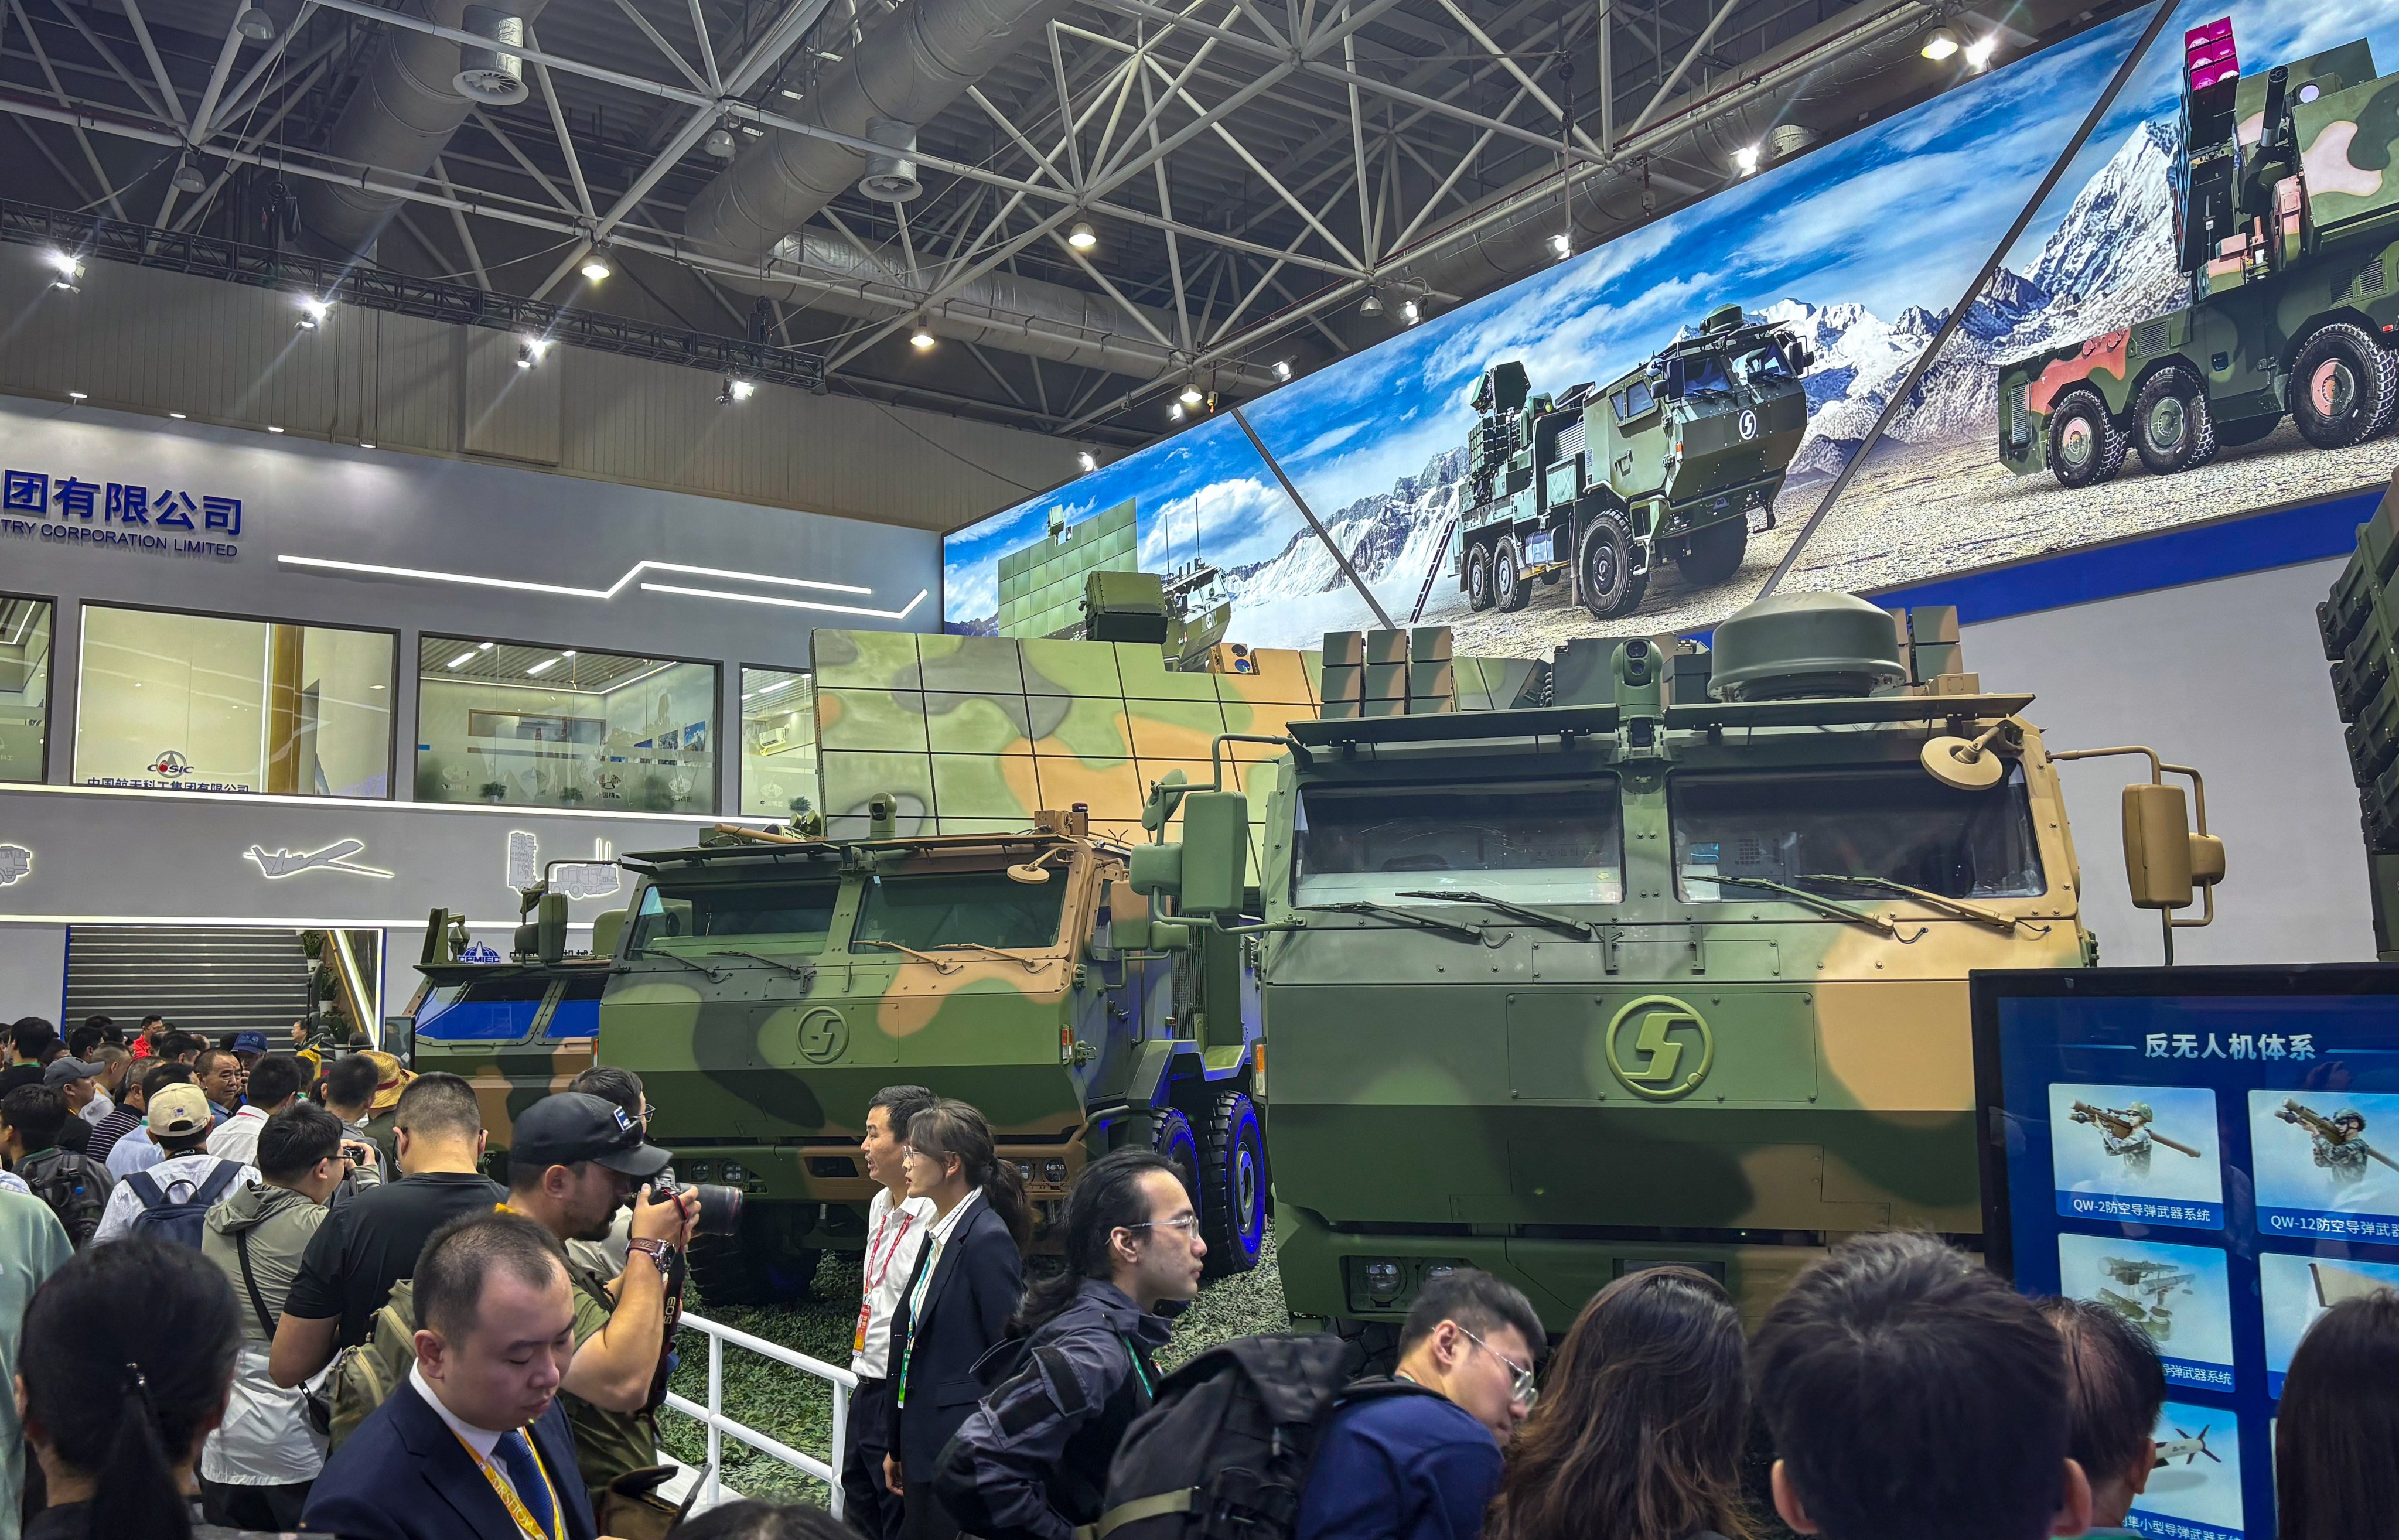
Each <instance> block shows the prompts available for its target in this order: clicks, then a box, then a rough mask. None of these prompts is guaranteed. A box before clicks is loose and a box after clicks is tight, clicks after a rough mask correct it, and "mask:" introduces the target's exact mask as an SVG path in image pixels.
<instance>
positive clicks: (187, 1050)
mask: <svg viewBox="0 0 2399 1540" xmlns="http://www.w3.org/2000/svg"><path fill="white" fill-rule="evenodd" d="M208 1046H209V1040H208V1039H207V1038H205V1037H202V1036H201V1035H200V1034H199V1033H196V1032H169V1033H167V1034H166V1035H165V1036H163V1037H161V1038H159V1039H158V1057H159V1058H161V1059H165V1060H171V1061H172V1062H174V1063H178V1064H189V1065H191V1066H192V1073H193V1074H199V1072H200V1065H199V1058H200V1053H201V1051H202V1050H203V1049H205V1048H206V1047H208Z"/></svg>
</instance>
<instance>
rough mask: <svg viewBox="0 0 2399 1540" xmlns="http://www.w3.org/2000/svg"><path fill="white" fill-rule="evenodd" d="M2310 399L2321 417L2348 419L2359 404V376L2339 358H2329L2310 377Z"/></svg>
mask: <svg viewBox="0 0 2399 1540" xmlns="http://www.w3.org/2000/svg"><path fill="white" fill-rule="evenodd" d="M2308 399H2309V400H2310V401H2311V402H2312V403H2313V404H2314V406H2315V409H2316V412H2317V414H2318V415H2319V416H2323V417H2328V418H2334V419H2338V418H2341V417H2346V416H2347V415H2349V412H2350V409H2351V408H2352V407H2353V406H2355V405H2356V404H2357V376H2356V375H2354V374H2352V373H2351V372H2350V371H2349V366H2348V365H2347V364H2344V363H2342V362H2341V361H2340V360H2339V359H2338V358H2327V359H2326V360H2324V362H2323V363H2322V364H2320V365H2318V366H2317V367H2316V371H2315V372H2314V373H2313V374H2311V375H2310V376H2309V377H2308Z"/></svg>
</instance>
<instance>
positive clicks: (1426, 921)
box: [1301, 898, 1483, 941]
mask: <svg viewBox="0 0 2399 1540" xmlns="http://www.w3.org/2000/svg"><path fill="white" fill-rule="evenodd" d="M1301 907H1302V908H1303V909H1304V910H1307V911H1309V912H1318V913H1326V914H1379V915H1381V916H1383V917H1384V918H1386V919H1391V920H1397V921H1399V922H1401V923H1402V924H1403V925H1416V926H1417V927H1418V928H1420V929H1424V930H1438V931H1442V932H1444V933H1445V934H1448V935H1451V936H1463V937H1465V938H1466V939H1468V940H1470V941H1480V940H1481V939H1483V927H1482V926H1480V925H1457V924H1455V923H1453V922H1451V921H1448V920H1436V919H1434V918H1433V917H1432V916H1431V915H1430V914H1418V913H1417V912H1416V911H1414V910H1412V909H1401V908H1398V907H1397V906H1395V905H1392V904H1376V903H1369V902H1367V901H1366V900H1365V899H1363V898H1352V899H1349V901H1347V902H1344V903H1337V904H1305V905H1302V906H1301Z"/></svg>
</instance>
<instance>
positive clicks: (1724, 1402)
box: [1486, 1266, 1752, 1540]
mask: <svg viewBox="0 0 2399 1540" xmlns="http://www.w3.org/2000/svg"><path fill="white" fill-rule="evenodd" d="M1748 1422H1749V1386H1748V1369H1747V1365H1746V1363H1745V1362H1744V1354H1743V1347H1742V1330H1741V1316H1740V1313H1739V1312H1737V1311H1736V1310H1734V1309H1733V1305H1732V1301H1731V1299H1730V1298H1729V1297H1728V1296H1727V1294H1726V1293H1725V1291H1724V1286H1723V1285H1721V1284H1719V1283H1717V1282H1716V1280H1715V1279H1714V1278H1712V1277H1708V1276H1707V1275H1706V1274H1705V1273H1702V1272H1701V1271H1699V1270H1698V1269H1697V1268H1692V1267H1665V1266H1660V1267H1645V1268H1643V1269H1641V1270H1640V1271H1639V1272H1636V1273H1628V1274H1626V1275H1625V1276H1624V1277H1620V1278H1618V1279H1617V1280H1616V1281H1615V1282H1613V1283H1611V1284H1609V1285H1608V1286H1607V1287H1606V1288H1605V1289H1603V1290H1600V1291H1599V1292H1598V1293H1596V1294H1593V1296H1592V1297H1591V1302H1590V1303H1589V1304H1585V1305H1584V1306H1583V1307H1582V1314H1581V1315H1579V1316H1578V1317H1575V1323H1574V1326H1573V1328H1572V1329H1571V1330H1570V1331H1567V1332H1566V1336H1565V1342H1564V1343H1563V1344H1560V1345H1559V1347H1558V1351H1557V1355H1556V1357H1554V1358H1552V1359H1551V1361H1550V1368H1549V1374H1548V1383H1547V1384H1546V1385H1543V1386H1542V1396H1541V1400H1540V1404H1539V1405H1538V1406H1537V1407H1535V1408H1534V1409H1533V1414H1532V1415H1531V1416H1530V1417H1528V1418H1526V1419H1525V1425H1524V1427H1523V1428H1522V1429H1520V1430H1519V1431H1518V1432H1517V1435H1516V1439H1515V1442H1514V1443H1512V1444H1511V1445H1510V1446H1509V1450H1508V1475H1507V1479H1506V1481H1505V1483H1504V1484H1503V1485H1502V1487H1501V1488H1500V1493H1499V1497H1498V1501H1497V1502H1496V1503H1494V1504H1493V1506H1492V1509H1491V1518H1490V1521H1489V1523H1488V1525H1487V1526H1486V1529H1487V1532H1488V1533H1489V1534H1490V1536H1491V1540H1579V1536H1582V1535H1589V1534H1601V1535H1606V1536H1607V1537H1608V1540H1687V1537H1689V1536H1694V1535H1700V1534H1710V1533H1713V1534H1715V1535H1716V1536H1718V1537H1720V1540H1723V1537H1729V1540H1746V1537H1747V1536H1748V1535H1749V1534H1750V1533H1752V1532H1751V1528H1750V1523H1749V1517H1748V1514H1747V1512H1746V1509H1745V1505H1744V1502H1743V1499H1742V1490H1741V1458H1742V1439H1743V1437H1744V1435H1745V1432H1746V1429H1747V1425H1748Z"/></svg>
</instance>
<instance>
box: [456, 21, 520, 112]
mask: <svg viewBox="0 0 2399 1540" xmlns="http://www.w3.org/2000/svg"><path fill="white" fill-rule="evenodd" d="M465 30H466V31H468V32H470V33H473V34H475V35H476V36H478V37H488V38H490V39H491V40H492V41H493V42H494V43H495V44H497V45H499V47H490V48H469V47H464V46H461V47H459V49H458V73H457V74H455V75H454V76H453V77H452V78H451V81H450V84H451V86H452V87H454V88H455V89H456V90H457V92H458V94H459V95H460V96H463V97H466V98H468V100H470V101H475V102H478V103H480V104H481V105H483V106H486V107H513V106H515V105H516V104H517V103H518V102H520V101H523V100H524V99H525V83H524V61H523V60H522V59H521V58H519V57H517V56H516V55H515V54H512V53H504V52H502V51H501V49H502V48H512V47H523V46H524V18H523V17H522V16H517V15H513V14H511V13H510V12H508V11H504V10H501V9H499V8H498V7H494V6H468V7H467V11H466V16H465Z"/></svg>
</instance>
